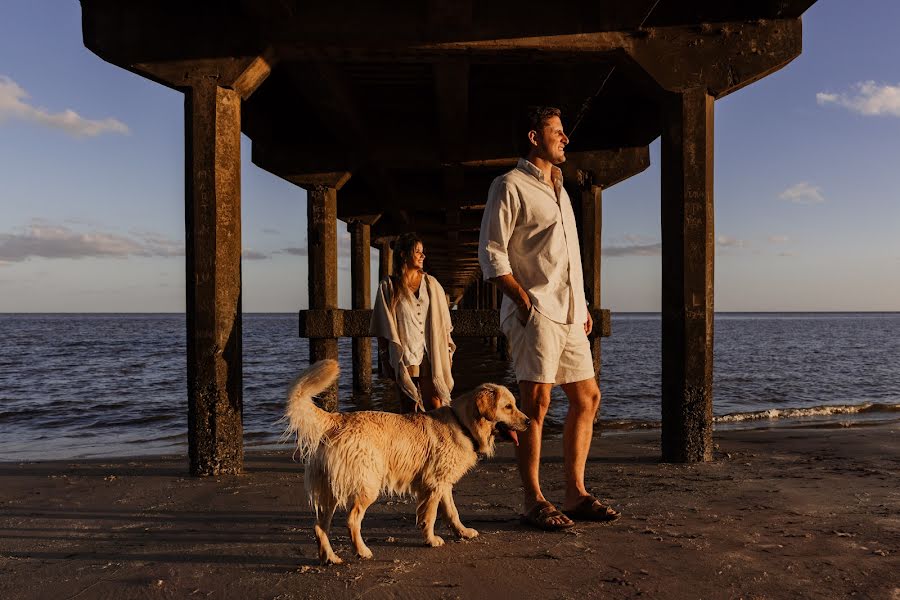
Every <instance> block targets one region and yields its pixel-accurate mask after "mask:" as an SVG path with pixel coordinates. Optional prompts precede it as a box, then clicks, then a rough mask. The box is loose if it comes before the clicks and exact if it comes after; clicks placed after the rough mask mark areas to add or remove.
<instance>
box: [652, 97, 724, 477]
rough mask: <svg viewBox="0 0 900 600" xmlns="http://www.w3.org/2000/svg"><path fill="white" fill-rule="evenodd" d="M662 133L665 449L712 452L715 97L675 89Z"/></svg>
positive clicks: (684, 458) (694, 457)
mask: <svg viewBox="0 0 900 600" xmlns="http://www.w3.org/2000/svg"><path fill="white" fill-rule="evenodd" d="M663 118H664V119H663V133H662V457H663V460H666V461H671V462H700V461H708V460H712V453H713V450H712V448H713V445H712V399H713V391H712V379H713V261H714V255H715V246H714V240H715V236H714V230H713V97H712V96H710V95H709V94H708V93H707V91H706V89H705V88H698V89H691V90H688V91H686V92H683V93H679V94H671V95H668V96H667V97H666V100H665V102H664V114H663Z"/></svg>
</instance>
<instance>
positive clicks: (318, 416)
mask: <svg viewBox="0 0 900 600" xmlns="http://www.w3.org/2000/svg"><path fill="white" fill-rule="evenodd" d="M339 373H340V368H339V367H338V363H337V361H336V360H332V359H326V360H320V361H319V362H317V363H315V364H314V365H311V366H310V367H309V368H308V369H306V370H305V371H304V372H303V373H301V374H300V376H299V377H297V379H295V380H294V383H293V384H291V389H290V391H289V392H288V400H287V408H286V409H285V411H284V419H282V420H283V421H286V422H287V427H286V428H285V431H284V438H285V439H288V438H290V437H292V436H293V435H295V434H296V436H297V452H298V453H299V454H300V455H301V457H304V458H305V457H308V456H309V455H310V454H312V453H313V451H315V449H316V447H317V446H318V445H319V441H320V440H321V439H322V436H323V435H325V433H326V432H327V431H328V430H329V429H330V428H331V427H332V426H333V425H334V421H335V417H336V416H337V415H336V414H334V413H330V412H326V411H324V410H322V409H320V408H319V407H318V406H316V405H315V404H314V403H313V400H312V397H313V396H315V395H316V394H320V393H322V392H323V391H324V390H326V389H327V388H328V387H329V386H331V384H333V383H334V382H335V381H336V380H337V377H338V374H339Z"/></svg>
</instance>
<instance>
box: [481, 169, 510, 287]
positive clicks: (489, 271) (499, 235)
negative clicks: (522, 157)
mask: <svg viewBox="0 0 900 600" xmlns="http://www.w3.org/2000/svg"><path fill="white" fill-rule="evenodd" d="M518 211H519V199H518V197H517V196H516V193H515V190H514V189H512V188H511V187H510V186H509V185H508V184H507V183H506V182H505V181H503V180H502V179H501V178H499V177H498V178H497V179H495V180H494V182H493V183H492V184H491V189H490V191H488V199H487V205H486V206H485V207H484V215H483V216H482V217H481V234H480V235H479V238H478V263H479V264H480V265H481V272H482V273H483V275H484V279H485V280H488V279H493V278H495V277H500V276H501V275H508V274H510V273H512V266H511V265H510V262H509V252H508V250H507V247H508V245H509V238H510V236H511V235H512V232H513V227H514V225H515V222H516V217H517V215H518Z"/></svg>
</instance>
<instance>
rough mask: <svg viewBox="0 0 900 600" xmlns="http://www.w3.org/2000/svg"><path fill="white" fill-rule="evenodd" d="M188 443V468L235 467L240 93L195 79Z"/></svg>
mask: <svg viewBox="0 0 900 600" xmlns="http://www.w3.org/2000/svg"><path fill="white" fill-rule="evenodd" d="M185 128H186V136H185V171H186V172H185V204H186V207H185V223H186V241H187V244H186V260H187V269H186V277H187V282H186V291H187V380H188V443H189V456H190V469H191V474H193V475H219V474H223V473H239V472H240V471H241V468H242V464H243V455H244V450H243V423H242V412H243V400H242V396H241V393H242V383H241V140H240V134H241V98H240V96H239V94H238V93H237V92H236V91H234V90H229V89H225V88H221V87H218V86H217V85H216V84H215V80H213V79H205V80H199V81H197V82H195V85H194V86H193V87H191V88H190V89H189V90H188V91H186V92H185Z"/></svg>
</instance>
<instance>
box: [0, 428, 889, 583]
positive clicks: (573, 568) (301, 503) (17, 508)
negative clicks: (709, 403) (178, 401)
mask: <svg viewBox="0 0 900 600" xmlns="http://www.w3.org/2000/svg"><path fill="white" fill-rule="evenodd" d="M898 434H900V425H898V424H896V423H893V424H880V425H875V426H871V425H868V426H854V427H835V428H810V427H807V428H787V427H780V428H775V429H756V430H733V431H720V432H718V433H717V434H716V442H717V453H716V461H715V462H712V463H708V464H700V465H672V464H661V463H659V462H658V456H659V442H658V432H656V431H653V432H649V431H648V432H633V433H627V434H615V435H604V436H602V437H599V436H598V438H597V439H596V440H595V442H594V447H593V449H592V453H591V459H590V461H589V463H588V479H589V481H590V482H591V483H592V487H593V489H594V491H595V493H597V494H598V495H599V496H602V497H603V498H605V499H607V500H609V501H611V502H613V503H614V504H615V505H616V506H618V507H619V508H621V509H622V511H623V512H624V515H625V516H624V517H623V518H622V519H621V520H620V521H619V522H617V523H615V524H613V525H608V526H602V525H579V526H578V527H576V528H575V529H574V530H571V531H570V532H567V533H542V532H537V531H534V530H530V529H525V528H523V527H522V526H520V525H519V523H518V519H517V516H516V515H517V513H518V511H519V506H518V500H519V498H518V476H517V472H516V467H515V464H514V461H513V458H512V457H513V453H512V448H511V447H510V446H509V445H505V446H503V447H502V448H501V449H500V451H499V452H498V455H497V457H495V458H494V459H492V460H489V461H485V462H483V463H481V464H480V465H479V466H478V467H477V469H476V470H475V471H474V472H472V473H470V474H469V475H467V476H466V477H464V478H463V480H462V481H461V482H460V484H459V485H458V486H457V488H456V494H455V496H456V501H457V505H458V506H459V509H460V513H461V516H462V519H463V521H464V522H465V523H466V524H467V525H468V526H471V527H475V528H476V529H478V530H479V531H480V532H481V536H480V537H478V538H477V539H475V540H472V541H467V542H458V541H456V540H455V539H454V538H453V537H452V535H451V534H450V533H449V531H446V530H445V528H444V527H443V525H442V526H441V528H442V530H444V531H446V533H443V534H442V535H444V537H445V539H447V540H448V542H449V543H448V544H446V545H445V546H444V547H442V548H436V549H432V548H425V547H423V546H422V544H421V541H420V537H419V532H418V530H417V529H416V528H415V525H414V505H413V504H412V503H411V501H409V500H399V501H398V500H397V499H390V498H382V499H381V500H380V501H379V502H378V503H377V504H375V505H374V506H373V507H372V509H370V511H369V513H368V515H367V518H366V520H365V522H364V523H363V533H364V535H365V537H366V539H367V543H368V544H369V546H370V547H371V548H372V550H373V551H374V553H375V558H374V560H371V561H359V560H357V559H355V557H354V556H353V555H352V553H351V550H350V548H349V543H348V538H347V535H346V529H345V527H344V516H343V514H341V513H339V514H338V516H337V518H336V526H335V528H334V530H333V536H332V543H334V544H335V548H336V550H337V551H338V553H340V554H341V555H342V556H343V557H344V558H345V559H348V560H347V564H345V565H342V566H337V567H328V568H323V567H320V566H319V565H318V564H317V561H316V550H315V543H314V538H313V535H312V529H311V525H312V518H311V513H310V511H309V510H308V509H307V507H306V503H305V495H304V492H303V485H302V468H301V466H300V465H298V464H295V463H293V462H292V461H291V457H290V452H289V451H272V452H261V453H256V454H251V455H249V456H248V457H247V460H246V473H245V474H244V475H241V476H232V477H219V478H209V479H193V478H190V477H188V476H187V465H186V460H185V459H183V458H148V459H138V460H135V459H122V460H103V461H82V462H77V463H76V462H65V461H60V462H36V463H0V474H2V487H0V507H2V508H0V527H2V533H0V597H2V598H6V599H18V598H22V599H24V598H79V599H87V598H283V599H287V598H362V597H365V598H513V597H516V598H637V597H642V598H744V599H750V598H851V597H853V598H884V599H891V600H897V599H898V598H900V560H898V551H900V485H898V481H900V479H898V471H900V436H898ZM545 456H546V458H545V461H544V468H543V471H542V475H543V481H544V487H545V491H546V493H547V495H548V497H549V498H550V499H552V500H556V501H560V500H561V495H562V494H561V478H560V472H561V466H562V465H561V448H560V443H559V441H558V440H557V441H550V442H549V443H548V445H547V451H546V454H545Z"/></svg>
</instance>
